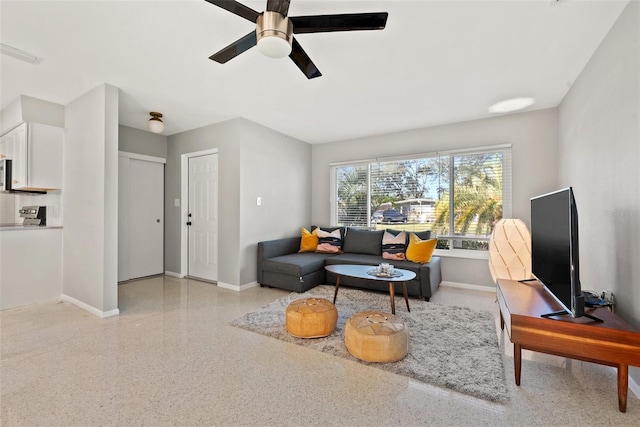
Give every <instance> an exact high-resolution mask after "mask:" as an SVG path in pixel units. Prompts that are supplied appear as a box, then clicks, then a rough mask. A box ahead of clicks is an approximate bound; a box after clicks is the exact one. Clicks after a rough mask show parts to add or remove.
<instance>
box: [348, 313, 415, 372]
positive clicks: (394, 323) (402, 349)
mask: <svg viewBox="0 0 640 427" xmlns="http://www.w3.org/2000/svg"><path fill="white" fill-rule="evenodd" d="M344 343H345V345H346V346H347V350H348V351H349V353H350V354H351V355H352V356H353V357H357V358H358V359H360V360H364V361H367V362H397V361H398V360H402V359H404V358H405V357H406V356H407V353H409V334H408V333H407V326H406V325H405V323H404V321H403V320H402V319H401V318H399V317H398V316H394V315H393V314H389V313H384V312H382V311H363V312H360V313H356V314H354V315H353V316H351V317H350V318H349V320H347V323H346V325H345V328H344Z"/></svg>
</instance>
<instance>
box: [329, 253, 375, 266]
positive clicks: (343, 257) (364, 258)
mask: <svg viewBox="0 0 640 427" xmlns="http://www.w3.org/2000/svg"><path fill="white" fill-rule="evenodd" d="M381 262H386V261H385V260H384V258H382V256H379V255H367V254H354V253H343V254H340V255H335V256H332V257H330V258H327V259H326V264H327V265H334V264H356V265H378V264H380V263H381Z"/></svg>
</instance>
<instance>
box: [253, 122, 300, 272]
mask: <svg viewBox="0 0 640 427" xmlns="http://www.w3.org/2000/svg"><path fill="white" fill-rule="evenodd" d="M241 131H242V150H241V153H240V164H241V167H240V173H241V174H240V194H241V197H240V223H241V225H240V260H241V265H240V283H241V284H245V283H249V282H253V281H255V280H256V269H257V262H256V256H257V244H258V242H260V241H263V240H271V239H277V238H281V237H291V236H296V235H298V234H299V233H300V227H301V226H302V225H306V224H309V222H310V219H311V173H310V171H311V145H309V144H307V143H304V142H301V141H299V140H296V139H294V138H292V137H289V136H286V135H283V134H281V133H278V132H276V131H274V130H271V129H269V128H266V127H264V126H261V125H258V124H256V123H253V122H250V121H248V120H244V119H243V120H241ZM257 197H261V199H262V205H261V206H257V204H256V198H257Z"/></svg>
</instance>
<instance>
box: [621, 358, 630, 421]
mask: <svg viewBox="0 0 640 427" xmlns="http://www.w3.org/2000/svg"><path fill="white" fill-rule="evenodd" d="M628 389H629V366H628V365H620V366H618V409H620V412H627V390H628Z"/></svg>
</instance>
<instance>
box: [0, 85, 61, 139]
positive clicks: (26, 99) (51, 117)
mask: <svg viewBox="0 0 640 427" xmlns="http://www.w3.org/2000/svg"><path fill="white" fill-rule="evenodd" d="M22 122H33V123H41V124H43V125H49V126H56V127H63V126H64V106H62V105H60V104H56V103H53V102H49V101H44V100H42V99H37V98H32V97H30V96H26V95H21V96H19V97H18V98H16V99H15V100H14V101H12V102H11V103H10V104H9V105H7V106H6V107H5V108H4V109H3V110H2V111H1V112H0V135H1V134H4V133H6V132H8V131H9V130H11V129H13V128H14V127H16V126H17V125H19V124H20V123H22Z"/></svg>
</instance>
